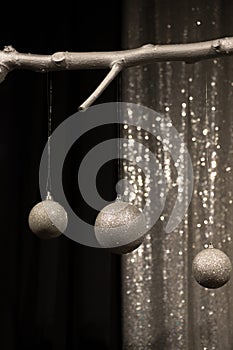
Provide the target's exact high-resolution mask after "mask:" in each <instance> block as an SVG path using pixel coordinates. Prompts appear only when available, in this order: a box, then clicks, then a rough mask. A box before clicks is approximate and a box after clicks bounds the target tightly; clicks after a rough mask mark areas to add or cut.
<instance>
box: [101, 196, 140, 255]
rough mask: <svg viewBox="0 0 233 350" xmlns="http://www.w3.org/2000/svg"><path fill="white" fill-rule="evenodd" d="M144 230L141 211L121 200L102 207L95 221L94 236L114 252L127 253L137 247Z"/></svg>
mask: <svg viewBox="0 0 233 350" xmlns="http://www.w3.org/2000/svg"><path fill="white" fill-rule="evenodd" d="M146 232H147V228H146V220H145V217H144V215H143V214H142V212H141V211H140V210H139V209H138V208H137V207H136V206H135V205H133V204H131V203H128V202H124V201H121V200H116V201H115V202H114V203H111V204H109V205H107V206H106V207H104V208H103V209H102V210H101V211H100V212H99V214H98V215H97V218H96V221H95V236H96V239H97V241H98V242H99V244H100V246H101V247H102V248H108V249H110V250H111V252H113V253H116V254H127V253H130V252H132V251H133V250H135V249H136V248H138V247H139V245H140V244H141V243H142V242H143V240H144V236H145V234H146Z"/></svg>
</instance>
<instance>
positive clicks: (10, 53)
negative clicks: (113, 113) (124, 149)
mask: <svg viewBox="0 0 233 350" xmlns="http://www.w3.org/2000/svg"><path fill="white" fill-rule="evenodd" d="M227 55H233V37H229V38H227V37H226V38H220V39H215V40H210V41H204V42H196V43H188V44H172V45H170V44H169V45H153V44H147V45H144V46H142V47H139V48H136V49H130V50H122V51H110V52H56V53H54V54H53V55H37V54H29V53H28V54H25V53H19V52H17V51H16V50H15V49H14V48H13V47H12V46H5V48H4V50H3V51H0V83H1V82H3V81H4V79H5V77H6V76H7V74H8V73H9V72H10V71H12V70H14V69H29V70H33V71H36V72H48V71H58V70H78V69H105V68H106V69H107V68H108V69H110V72H109V74H108V75H107V76H106V78H105V79H104V82H102V83H101V84H100V86H99V87H98V88H97V89H96V90H95V92H94V93H93V94H92V95H91V96H90V98H89V99H88V100H87V101H85V105H84V106H83V105H82V106H81V107H82V108H87V107H88V106H89V105H90V104H91V103H93V102H94V100H95V99H96V98H97V97H98V96H99V95H100V94H101V93H102V92H103V90H104V89H105V88H106V87H107V86H108V84H109V83H110V82H111V81H112V80H113V79H114V77H115V76H116V75H117V74H118V73H119V71H120V70H122V69H124V68H128V67H132V66H137V65H142V64H149V63H154V62H164V61H184V62H186V63H195V62H198V61H201V60H205V59H210V58H218V57H222V56H227ZM116 63H117V64H116ZM113 67H114V68H113Z"/></svg>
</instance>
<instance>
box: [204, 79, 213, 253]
mask: <svg viewBox="0 0 233 350" xmlns="http://www.w3.org/2000/svg"><path fill="white" fill-rule="evenodd" d="M205 118H206V121H208V84H207V73H206V75H205ZM210 124H211V121H210ZM210 131H211V132H210V138H209V140H210V142H209V144H208V147H206V166H207V186H208V193H209V209H211V208H210V206H211V203H210V202H211V194H210V192H211V181H210V172H211V169H210V161H209V159H210V152H209V148H210V147H211V146H212V139H211V137H212V128H210ZM206 139H207V142H208V133H207V136H206ZM211 220H212V222H209V225H208V226H209V234H210V236H212V237H211V241H210V242H209V248H213V243H212V240H213V233H214V226H213V225H214V223H213V218H211ZM209 221H210V220H209Z"/></svg>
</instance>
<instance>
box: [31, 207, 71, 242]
mask: <svg viewBox="0 0 233 350" xmlns="http://www.w3.org/2000/svg"><path fill="white" fill-rule="evenodd" d="M28 222H29V227H30V229H31V231H32V232H33V233H35V234H36V235H37V236H38V237H39V238H42V239H50V238H55V237H58V236H60V235H61V234H62V233H63V232H64V231H65V229H66V227H67V222H68V220H67V213H66V211H65V209H64V208H63V207H62V206H61V205H60V204H59V203H57V202H54V201H53V200H45V201H42V202H40V203H38V204H36V205H35V206H34V207H33V208H32V210H31V212H30V214H29V218H28Z"/></svg>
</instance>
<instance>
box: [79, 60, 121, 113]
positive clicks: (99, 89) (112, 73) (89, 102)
mask: <svg viewBox="0 0 233 350" xmlns="http://www.w3.org/2000/svg"><path fill="white" fill-rule="evenodd" d="M122 67H123V61H119V62H115V63H114V64H113V65H112V68H111V70H110V71H109V73H108V74H107V75H106V77H105V78H104V80H103V81H102V82H101V83H100V85H99V86H98V87H97V88H96V90H95V91H94V92H93V93H92V94H91V96H90V97H88V99H87V100H86V101H85V102H83V103H82V104H81V106H80V107H79V110H85V109H87V108H88V107H90V106H91V105H92V104H93V103H94V102H95V100H96V99H97V98H98V97H99V96H100V95H101V94H102V92H103V91H104V90H105V89H106V87H107V86H108V85H109V84H110V83H111V81H113V79H114V78H115V77H116V76H117V75H118V73H119V72H120V71H121V70H122Z"/></svg>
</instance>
